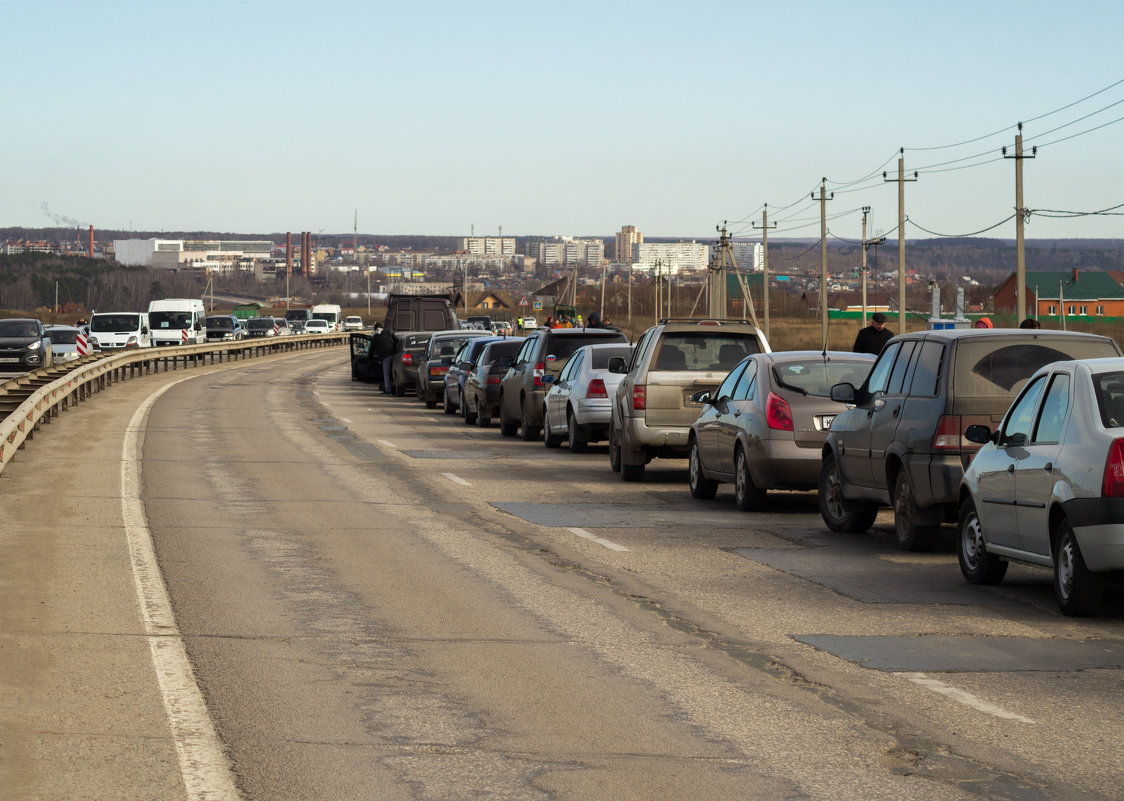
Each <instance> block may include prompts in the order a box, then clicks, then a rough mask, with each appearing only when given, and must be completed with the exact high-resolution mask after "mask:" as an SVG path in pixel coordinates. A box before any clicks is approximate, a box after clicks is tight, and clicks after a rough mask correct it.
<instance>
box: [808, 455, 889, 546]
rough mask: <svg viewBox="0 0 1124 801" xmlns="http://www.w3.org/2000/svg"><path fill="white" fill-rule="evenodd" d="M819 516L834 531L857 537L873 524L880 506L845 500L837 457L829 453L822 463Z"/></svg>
mask: <svg viewBox="0 0 1124 801" xmlns="http://www.w3.org/2000/svg"><path fill="white" fill-rule="evenodd" d="M819 504H820V517H822V518H823V522H824V523H825V524H826V525H827V527H828V528H829V529H831V530H832V531H837V532H839V533H841V534H858V533H860V532H863V531H867V530H869V529H870V527H871V526H873V525H874V518H876V517H877V516H878V507H877V506H872V505H870V504H864V503H860V502H856V501H851V500H848V499H847V498H844V497H843V483H842V481H841V480H840V478H839V468H838V466H837V465H836V463H835V456H834V455H833V454H830V453H829V454H827V455H826V456H824V458H823V461H822V462H821V463H820V483H819Z"/></svg>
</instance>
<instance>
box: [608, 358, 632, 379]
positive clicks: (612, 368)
mask: <svg viewBox="0 0 1124 801" xmlns="http://www.w3.org/2000/svg"><path fill="white" fill-rule="evenodd" d="M609 372H610V373H618V374H620V375H624V374H625V373H627V372H628V365H627V364H625V361H624V357H623V356H610V357H609Z"/></svg>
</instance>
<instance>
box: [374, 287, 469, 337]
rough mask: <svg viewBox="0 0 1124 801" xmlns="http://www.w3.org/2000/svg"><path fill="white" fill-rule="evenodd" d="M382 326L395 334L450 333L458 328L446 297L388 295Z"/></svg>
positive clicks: (455, 316) (450, 304) (450, 303)
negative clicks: (415, 332)
mask: <svg viewBox="0 0 1124 801" xmlns="http://www.w3.org/2000/svg"><path fill="white" fill-rule="evenodd" d="M383 325H385V326H386V327H387V328H389V329H390V330H391V331H394V332H395V333H398V332H404V331H452V330H456V329H458V328H459V327H460V323H459V322H457V313H456V312H455V311H454V310H453V304H452V301H450V300H449V297H448V295H390V297H388V298H387V306H386V319H385V320H384V322H383Z"/></svg>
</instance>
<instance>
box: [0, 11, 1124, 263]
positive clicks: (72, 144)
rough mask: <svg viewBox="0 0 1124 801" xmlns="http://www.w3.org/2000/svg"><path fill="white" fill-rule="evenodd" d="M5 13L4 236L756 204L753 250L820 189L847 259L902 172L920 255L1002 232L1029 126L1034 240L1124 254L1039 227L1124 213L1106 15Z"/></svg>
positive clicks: (805, 226) (456, 223)
mask: <svg viewBox="0 0 1124 801" xmlns="http://www.w3.org/2000/svg"><path fill="white" fill-rule="evenodd" d="M4 19H5V25H4V29H5V31H4V45H3V47H2V48H0V75H2V76H4V77H3V79H2V85H3V87H4V96H5V101H6V104H5V105H6V108H5V112H4V122H5V125H4V129H5V130H4V146H3V147H2V148H0V227H5V226H30V227H46V226H51V225H55V224H64V225H78V226H81V227H83V228H85V227H86V226H88V225H91V224H92V225H94V226H95V229H97V228H103V229H104V228H116V229H127V230H134V231H193V230H200V231H203V230H205V231H217V232H231V233H272V232H282V231H313V232H314V233H318V232H325V233H349V232H351V231H352V230H353V225H354V221H355V218H356V216H357V217H358V228H359V232H360V233H363V234H433V235H460V236H467V235H468V234H469V233H470V232H474V233H475V234H477V235H483V234H488V235H494V234H497V233H499V231H500V229H501V227H502V231H503V233H504V234H505V235H508V236H529V235H569V236H609V235H612V234H613V233H614V232H615V231H618V230H619V229H620V228H621V226H622V225H635V226H637V227H638V228H639V229H640V230H641V231H642V232H643V233H644V234H645V236H648V237H683V238H688V239H692V238H695V239H699V240H709V239H713V238H714V236H715V231H716V229H717V227H718V226H720V225H722V224H723V223H724V222H726V223H727V225H728V229H729V230H730V231H731V232H732V233H734V234H736V235H738V236H742V237H749V236H754V235H757V234H759V230H758V228H759V226H760V224H761V221H762V210H763V209H764V207H765V204H768V214H769V223H770V232H769V234H770V237H774V238H786V237H818V236H819V225H820V221H819V213H820V210H819V203H818V201H813V200H812V197H811V196H812V194H813V193H818V192H819V189H820V186H821V181H823V180H824V179H826V183H825V184H824V186H825V190H826V192H827V194H828V195H829V196H832V193H834V195H833V196H832V197H831V199H830V200H829V201H827V202H826V204H825V207H826V210H827V215H828V228H829V230H830V233H831V236H832V237H833V238H835V239H844V240H852V241H854V240H858V239H859V238H860V237H861V232H862V229H861V224H862V212H861V209H862V207H864V206H866V207H869V208H870V214H869V221H868V225H869V233H870V235H872V236H875V235H879V234H889V235H890V236H891V237H892V238H895V239H896V237H897V233H896V226H897V224H898V191H897V190H898V185H897V183H896V182H893V181H890V182H887V181H884V180H883V177H882V171H883V170H887V171H889V173H890V177H891V178H894V177H896V175H897V168H898V159H899V157H900V158H902V159H904V165H905V169H906V172H907V175H908V176H909V177H910V178H912V177H913V175H912V173H913V172H914V171H917V172H918V173H919V175H918V176H917V180H916V182H913V181H910V182H908V183H907V184H906V188H905V196H906V197H905V203H906V213H907V215H908V217H909V221H908V222H907V224H906V235H907V236H908V237H909V238H911V239H914V238H926V237H929V236H932V235H934V234H939V235H963V234H970V233H975V232H979V231H983V232H985V233H983V234H981V235H984V236H993V237H1001V238H1013V237H1014V236H1015V221H1014V219H1013V214H1014V206H1015V160H1014V159H1012V158H1003V157H1002V153H1001V148H1002V147H1004V146H1006V147H1007V148H1008V153H1009V154H1013V152H1014V143H1015V135H1016V133H1017V131H1016V124H1017V123H1018V122H1020V121H1024V122H1025V126H1024V130H1023V136H1024V141H1025V146H1026V149H1027V151H1028V155H1029V150H1030V148H1031V146H1032V145H1038V146H1039V149H1038V151H1037V153H1036V154H1035V156H1034V158H1033V159H1031V158H1025V159H1023V160H1022V167H1023V173H1024V205H1025V207H1027V208H1029V209H1032V210H1033V212H1032V214H1031V216H1030V218H1029V222H1028V224H1027V226H1026V235H1027V237H1030V238H1073V237H1099V238H1112V237H1116V236H1117V235H1118V233H1124V230H1122V225H1124V217H1122V216H1114V215H1108V214H1102V215H1088V214H1086V215H1084V216H1079V217H1066V218H1057V217H1049V216H1046V215H1045V214H1043V213H1041V212H1044V211H1047V210H1055V211H1062V212H1082V213H1084V212H1092V211H1097V210H1102V209H1108V208H1111V207H1116V206H1119V205H1120V204H1124V159H1122V158H1121V147H1120V145H1121V144H1122V143H1124V59H1121V58H1120V55H1119V54H1120V49H1119V39H1120V31H1121V30H1122V29H1124V4H1122V3H1119V2H1099V1H1098V2H1077V3H1072V4H1069V5H1068V6H1067V5H1059V4H1057V3H1046V2H1037V0H1027V1H1025V2H1020V3H1018V4H1011V3H999V2H994V1H993V0H983V1H982V2H980V1H979V0H976V1H975V2H960V0H947V1H946V2H941V3H901V2H858V3H838V2H819V1H818V0H811V1H806V2H769V3H761V2H756V0H743V2H712V1H709V0H697V1H696V2H691V3H675V2H660V1H659V0H648V2H616V1H615V0H601V1H600V2H585V0H574V1H573V2H567V3H550V4H539V3H526V2H490V1H489V0H479V1H478V2H475V3H466V2H446V1H445V0H431V1H430V2H427V3H402V2H400V1H398V2H390V3H384V2H379V1H378V0H373V1H372V0H368V1H367V2H350V1H349V0H319V1H318V2H305V3H294V2H288V0H273V1H272V2H268V3H267V2H258V0H243V1H242V2H211V1H210V0H206V1H204V2H184V3H178V4H167V3H152V2H132V0H123V1H121V2H115V3H112V4H99V3H89V2H52V0H42V2H38V3H18V4H16V3H10V4H8V7H7V8H6V9H5V14H4ZM1102 90H1103V91H1102ZM1070 104H1073V105H1070ZM1114 104H1119V105H1114ZM1067 106H1068V108H1065V107H1067ZM1083 117H1084V118H1085V119H1081V118H1083ZM1094 129H1096V130H1094ZM1059 140H1064V141H1059ZM959 143H965V144H959ZM958 144H959V146H952V145H958ZM901 148H904V149H905V150H904V153H901V152H900V149H901ZM817 198H818V194H817ZM1114 212H1115V213H1116V214H1120V213H1121V212H1124V208H1116V209H1114ZM1004 221H1005V222H1004ZM755 222H756V223H757V226H758V228H755V227H754V223H755ZM774 222H775V223H777V225H776V227H775V228H774V227H772V224H773V223H774ZM1000 223H1002V224H1000Z"/></svg>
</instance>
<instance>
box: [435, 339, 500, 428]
mask: <svg viewBox="0 0 1124 801" xmlns="http://www.w3.org/2000/svg"><path fill="white" fill-rule="evenodd" d="M491 336H492V332H491V331H464V330H461V329H459V328H458V329H457V330H455V331H434V332H433V337H432V338H431V339H430V340H429V346H428V347H427V348H426V352H425V357H424V358H423V360H422V362H421V364H420V365H419V366H418V399H419V400H423V401H425V406H426V408H427V409H432V408H433V407H435V406H436V405H437V401H438V400H440V399H441V397H442V396H443V395H444V394H445V373H447V372H449V366H450V365H451V364H452V363H453V356H454V355H456V352H457V350H458V349H459V348H460V346H461V345H463V344H464V343H465V341H466V340H469V339H473V338H475V337H491Z"/></svg>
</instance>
